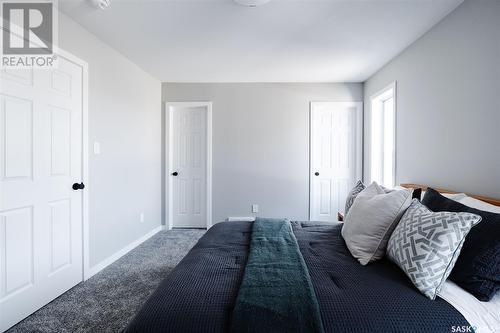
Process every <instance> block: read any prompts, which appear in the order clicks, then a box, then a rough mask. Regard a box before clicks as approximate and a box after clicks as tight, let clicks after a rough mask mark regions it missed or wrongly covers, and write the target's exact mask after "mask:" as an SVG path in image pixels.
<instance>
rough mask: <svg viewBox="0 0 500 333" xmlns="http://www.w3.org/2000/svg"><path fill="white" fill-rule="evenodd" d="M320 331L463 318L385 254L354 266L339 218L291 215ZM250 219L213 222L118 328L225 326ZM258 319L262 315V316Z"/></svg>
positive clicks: (428, 327)
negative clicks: (416, 284)
mask: <svg viewBox="0 0 500 333" xmlns="http://www.w3.org/2000/svg"><path fill="white" fill-rule="evenodd" d="M292 226H293V231H294V234H295V236H296V238H297V241H298V244H299V247H300V251H301V253H302V255H303V257H304V260H305V262H306V265H307V268H308V270H309V274H310V276H311V280H312V283H313V286H314V291H315V293H316V296H317V299H318V303H319V306H320V313H321V317H322V321H323V327H324V329H325V332H367V333H368V332H370V333H373V332H451V331H452V329H453V328H454V327H455V328H456V327H467V326H469V323H468V322H467V320H466V319H465V318H464V317H463V316H462V315H461V314H460V312H458V311H457V310H456V309H455V308H454V307H453V306H451V305H450V304H448V303H447V302H446V301H445V300H443V299H441V298H437V299H436V300H434V301H432V300H430V299H428V298H426V297H425V296H423V295H422V294H420V293H419V292H418V290H417V289H416V288H415V287H414V286H413V284H412V283H411V281H410V280H409V279H408V278H407V277H406V276H405V275H404V273H403V272H402V271H401V270H400V269H399V268H398V267H397V266H396V265H394V264H393V263H391V262H390V261H388V260H381V261H378V262H375V263H372V264H370V265H367V266H362V265H360V264H359V263H358V262H357V261H356V260H355V259H354V258H353V257H352V256H351V255H350V253H349V251H348V250H347V248H346V245H345V243H344V240H343V239H342V237H341V235H340V231H341V224H332V223H322V222H292ZM251 228H252V222H223V223H219V224H216V225H215V226H213V227H212V228H211V229H210V230H209V231H208V232H207V233H206V234H205V235H204V236H203V237H202V238H201V239H200V240H199V242H198V243H197V244H196V245H195V246H194V247H193V249H192V250H191V251H190V252H189V253H188V255H187V256H186V257H185V258H184V259H183V260H182V261H181V262H180V263H179V265H178V266H177V267H176V268H175V269H174V270H173V271H172V272H171V273H170V274H169V275H168V276H167V277H166V278H165V280H164V281H163V282H162V283H161V284H160V286H159V287H158V289H157V290H156V291H155V292H154V293H153V295H152V296H151V297H150V299H149V300H148V301H147V302H146V304H145V305H144V306H143V308H142V309H141V310H140V311H139V313H138V314H137V315H136V317H135V318H134V319H133V321H132V322H131V323H130V324H129V326H128V327H127V328H126V330H125V332H160V331H163V332H226V331H229V328H230V324H231V314H232V311H233V307H234V303H235V299H236V296H237V294H238V289H239V286H240V283H241V280H242V277H243V273H244V268H245V262H246V259H247V255H248V250H249V243H250V235H251ZM262 320H265V318H262Z"/></svg>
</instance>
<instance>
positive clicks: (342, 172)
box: [309, 102, 362, 221]
mask: <svg viewBox="0 0 500 333" xmlns="http://www.w3.org/2000/svg"><path fill="white" fill-rule="evenodd" d="M361 131H362V103H361V102H314V103H311V148H310V149H311V163H310V164H311V170H310V172H311V175H310V187H311V188H310V208H309V209H310V219H311V220H315V221H337V213H338V212H343V211H344V204H345V199H346V196H347V194H348V193H349V190H350V188H351V187H352V186H354V184H355V182H356V181H357V180H358V179H361V172H362V170H361V167H362V164H361V158H362V157H361V153H362V146H361V144H362V143H361V140H362V136H361Z"/></svg>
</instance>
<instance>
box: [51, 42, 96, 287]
mask: <svg viewBox="0 0 500 333" xmlns="http://www.w3.org/2000/svg"><path fill="white" fill-rule="evenodd" d="M56 53H57V54H58V55H60V56H62V57H63V58H66V59H67V60H69V61H71V62H73V63H74V64H76V65H78V66H80V67H81V68H82V180H81V181H82V182H83V183H84V184H85V189H84V190H83V191H82V251H83V252H82V254H83V270H82V281H85V280H86V279H88V278H89V271H90V259H89V256H90V250H89V247H90V245H89V244H90V240H89V221H90V220H89V216H90V215H89V214H90V208H89V201H90V200H89V190H88V188H89V185H90V179H89V142H88V141H89V65H88V63H87V62H86V61H84V60H82V59H80V58H78V57H77V56H75V55H73V54H72V53H70V52H67V51H65V50H63V49H61V48H58V50H57V52H56Z"/></svg>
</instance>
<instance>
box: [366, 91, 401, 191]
mask: <svg viewBox="0 0 500 333" xmlns="http://www.w3.org/2000/svg"><path fill="white" fill-rule="evenodd" d="M370 119H371V132H370V133H371V134H370V135H371V140H370V142H371V161H370V177H371V181H375V182H377V183H379V184H381V185H383V186H385V187H389V188H392V187H394V185H395V181H396V179H395V178H396V174H395V170H396V159H395V146H396V138H395V133H396V83H392V84H391V85H389V86H388V87H387V88H385V89H383V90H382V91H381V92H379V93H377V94H375V95H373V96H372V97H371V118H370Z"/></svg>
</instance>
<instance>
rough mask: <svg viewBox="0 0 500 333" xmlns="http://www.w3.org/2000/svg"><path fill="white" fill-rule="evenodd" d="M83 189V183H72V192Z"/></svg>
mask: <svg viewBox="0 0 500 333" xmlns="http://www.w3.org/2000/svg"><path fill="white" fill-rule="evenodd" d="M84 188H85V184H83V183H80V184H78V183H74V184H73V190H75V191H78V190H83V189H84Z"/></svg>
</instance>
